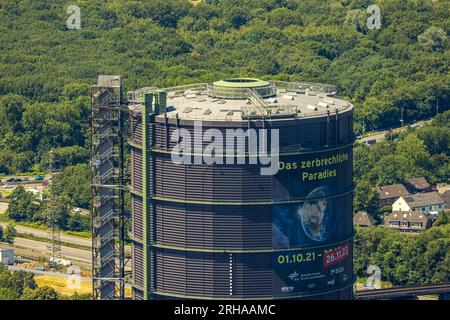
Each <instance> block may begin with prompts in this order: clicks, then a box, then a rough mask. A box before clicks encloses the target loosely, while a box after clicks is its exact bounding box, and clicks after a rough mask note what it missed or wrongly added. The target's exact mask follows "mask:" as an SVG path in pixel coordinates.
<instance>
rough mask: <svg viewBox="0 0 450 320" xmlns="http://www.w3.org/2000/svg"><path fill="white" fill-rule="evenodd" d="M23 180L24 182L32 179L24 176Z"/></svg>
mask: <svg viewBox="0 0 450 320" xmlns="http://www.w3.org/2000/svg"><path fill="white" fill-rule="evenodd" d="M22 181H23V182H29V181H30V179H29V178H23V179H22Z"/></svg>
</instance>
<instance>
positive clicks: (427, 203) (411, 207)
mask: <svg viewBox="0 0 450 320" xmlns="http://www.w3.org/2000/svg"><path fill="white" fill-rule="evenodd" d="M444 208H445V202H444V200H442V198H441V197H440V196H439V194H438V193H437V192H435V191H434V192H426V193H417V194H412V195H407V196H403V197H400V198H398V199H397V201H395V202H394V204H393V205H392V211H409V212H422V213H428V214H431V215H433V216H434V215H438V214H439V212H441V211H442V210H444Z"/></svg>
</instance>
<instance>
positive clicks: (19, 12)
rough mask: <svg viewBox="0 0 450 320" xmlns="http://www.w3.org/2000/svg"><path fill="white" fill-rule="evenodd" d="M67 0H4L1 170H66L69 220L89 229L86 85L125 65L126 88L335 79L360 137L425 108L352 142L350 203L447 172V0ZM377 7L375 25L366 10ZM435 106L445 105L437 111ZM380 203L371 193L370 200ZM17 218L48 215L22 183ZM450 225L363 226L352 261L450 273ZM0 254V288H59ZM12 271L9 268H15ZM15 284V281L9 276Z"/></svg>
mask: <svg viewBox="0 0 450 320" xmlns="http://www.w3.org/2000/svg"><path fill="white" fill-rule="evenodd" d="M70 4H71V5H77V6H78V7H79V8H80V19H81V20H80V21H81V28H80V29H74V30H72V29H68V28H67V20H68V19H69V17H70V16H71V13H70V12H69V13H68V12H67V9H68V6H69V3H68V2H67V1H63V0H54V1H44V0H3V1H1V2H0V177H2V176H4V175H16V174H20V173H37V172H39V173H41V172H45V171H48V170H49V161H50V156H51V157H52V162H53V167H54V169H55V170H57V171H59V172H60V173H61V174H60V175H59V176H58V177H57V178H55V179H54V180H55V181H54V184H53V185H52V192H54V193H55V194H57V196H58V199H60V201H59V204H58V205H59V206H60V207H59V208H58V210H59V212H61V213H62V214H61V215H60V219H61V221H60V223H61V225H62V227H63V229H70V230H80V231H83V230H84V231H85V230H89V221H87V220H86V218H84V217H81V216H79V215H77V214H73V213H71V212H70V208H71V207H72V206H77V207H81V208H86V209H87V208H89V202H90V196H89V194H90V187H89V157H90V155H89V154H90V151H89V150H90V128H89V126H90V119H89V117H90V87H91V85H92V84H94V83H96V80H97V76H98V75H99V74H117V75H122V77H123V81H124V86H125V87H126V89H129V90H132V89H137V88H140V87H145V86H158V87H167V86H173V85H182V84H189V83H196V82H212V81H215V80H218V79H222V78H227V77H233V76H240V77H258V78H262V79H274V80H285V81H311V82H321V83H329V84H334V85H336V87H337V91H338V95H340V96H342V97H344V98H346V99H348V100H349V101H351V102H352V103H353V104H354V106H355V117H354V130H355V135H361V134H363V133H365V132H368V131H374V130H380V129H389V128H394V127H398V126H400V125H401V121H400V120H401V119H403V121H404V124H410V123H414V122H415V121H418V120H424V119H430V118H433V117H434V118H433V120H432V121H430V122H429V123H427V124H426V125H424V126H422V127H421V128H409V129H407V130H405V131H403V132H402V133H400V134H398V133H397V134H392V135H389V136H388V137H387V139H386V141H385V142H383V143H379V144H377V145H375V146H374V147H371V148H369V147H368V146H366V145H363V144H356V146H355V149H354V176H355V182H356V190H355V210H367V211H368V212H369V213H371V214H373V215H374V216H379V215H380V214H381V213H380V212H379V211H378V206H377V198H376V192H375V187H376V186H379V185H384V184H391V183H397V182H400V181H402V180H403V179H405V178H410V177H414V176H426V177H427V178H428V179H429V180H430V181H431V182H433V183H438V182H448V181H449V179H450V177H449V175H450V154H449V149H450V148H449V147H450V126H449V124H450V111H448V110H449V109H450V108H449V105H450V70H449V68H450V50H449V49H450V40H449V34H450V10H449V2H448V1H446V0H404V1H399V0H204V1H199V2H196V4H195V5H194V4H193V3H192V2H190V1H187V0H151V1H135V0H131V1H119V0H110V1H102V0H91V1H83V0H74V1H70ZM373 4H376V5H378V6H379V7H380V9H381V28H380V29H370V28H369V27H368V26H367V23H366V22H367V20H368V18H369V17H370V13H368V12H367V8H368V7H369V6H370V5H373ZM437 114H439V115H438V116H436V115H437ZM375 204H376V205H375ZM11 205H12V206H11V207H10V209H9V211H8V216H9V218H11V219H12V220H15V221H32V222H45V219H44V217H43V212H45V210H46V207H45V206H46V205H47V204H45V203H41V202H37V201H35V200H34V199H32V198H31V195H30V194H27V193H26V192H25V191H24V190H23V189H20V188H18V189H16V191H15V192H14V194H13V199H12V202H11ZM449 239H450V235H449V224H448V223H443V224H442V225H441V226H435V227H433V228H431V229H430V230H428V231H426V232H424V233H423V234H421V235H419V236H417V237H404V236H403V235H401V234H399V233H395V232H392V231H389V230H384V229H383V228H367V229H358V230H357V234H356V240H355V241H356V247H355V256H356V258H355V259H356V260H355V269H356V274H357V275H358V276H359V277H364V276H366V274H365V271H366V268H367V266H368V265H369V264H376V265H379V266H380V267H381V268H382V270H383V274H382V275H383V280H388V281H390V282H392V283H394V284H412V283H433V282H440V281H446V282H448V281H450V279H449V278H448V276H449V274H450V270H449V269H448V268H449V266H450V261H449V259H450V256H449V252H450V250H449V249H450V245H449ZM8 272H9V271H6V270H3V269H2V268H1V266H0V299H1V297H3V298H4V297H7V298H11V299H12V298H16V299H20V298H27V297H28V298H30V297H34V298H39V297H43V298H46V299H57V298H58V296H57V295H56V294H55V292H53V291H51V290H49V289H40V288H36V285H35V283H34V282H33V280H32V279H31V278H30V277H29V276H27V275H25V274H17V276H14V277H12V276H11V274H9V273H8ZM9 278H11V279H12V280H8V279H9ZM13 282H14V283H13Z"/></svg>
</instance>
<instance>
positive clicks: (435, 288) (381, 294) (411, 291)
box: [356, 283, 450, 300]
mask: <svg viewBox="0 0 450 320" xmlns="http://www.w3.org/2000/svg"><path fill="white" fill-rule="evenodd" d="M445 293H447V294H450V283H445V284H434V285H423V286H407V287H397V288H389V289H375V290H363V291H357V292H356V299H357V300H379V299H392V298H402V297H414V296H421V295H429V294H445Z"/></svg>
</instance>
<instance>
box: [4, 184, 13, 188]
mask: <svg viewBox="0 0 450 320" xmlns="http://www.w3.org/2000/svg"><path fill="white" fill-rule="evenodd" d="M12 188H13V186H12V185H10V184H5V186H4V187H3V189H12Z"/></svg>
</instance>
